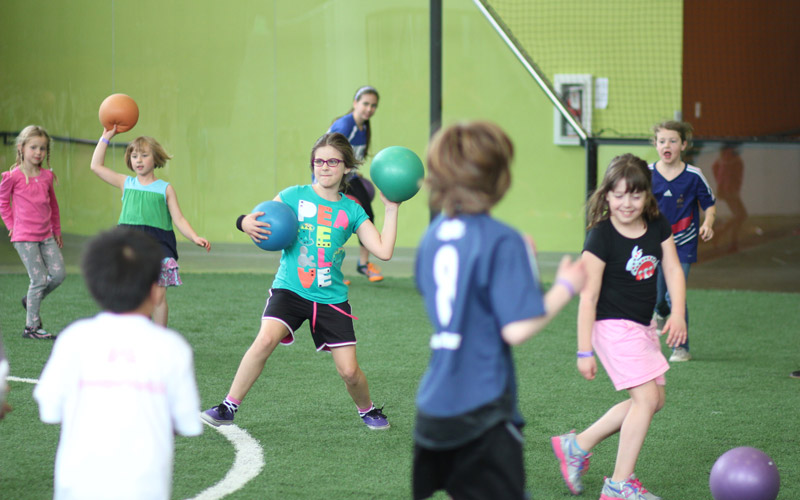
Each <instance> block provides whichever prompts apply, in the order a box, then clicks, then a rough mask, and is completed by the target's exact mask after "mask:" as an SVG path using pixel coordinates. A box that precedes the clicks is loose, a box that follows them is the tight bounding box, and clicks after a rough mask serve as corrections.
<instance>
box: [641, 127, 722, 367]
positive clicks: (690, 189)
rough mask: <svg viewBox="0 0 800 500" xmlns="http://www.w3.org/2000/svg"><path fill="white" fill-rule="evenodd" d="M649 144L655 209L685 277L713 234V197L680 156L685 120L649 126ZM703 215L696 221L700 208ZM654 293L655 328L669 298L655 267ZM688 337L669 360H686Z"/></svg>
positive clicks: (687, 136) (686, 137)
mask: <svg viewBox="0 0 800 500" xmlns="http://www.w3.org/2000/svg"><path fill="white" fill-rule="evenodd" d="M653 132H654V133H655V136H654V137H653V144H654V145H655V147H656V150H657V151H658V157H659V160H658V161H657V162H655V163H653V164H652V165H650V170H651V171H652V172H653V195H655V197H656V200H657V201H658V208H659V210H660V211H661V213H662V214H664V217H666V218H667V221H669V223H670V226H671V227H672V234H673V235H674V238H675V246H676V247H677V249H678V257H679V258H680V261H681V268H682V269H683V275H684V279H685V280H688V279H689V268H691V266H692V264H693V263H694V262H697V244H698V241H699V240H700V239H702V240H703V241H708V240H710V239H711V238H712V237H713V236H714V230H713V225H714V219H715V218H716V214H717V207H716V200H715V198H714V193H713V192H712V191H711V186H709V184H708V181H707V180H706V178H705V177H704V176H703V172H701V171H700V169H699V168H697V167H695V166H693V165H689V164H688V163H686V162H685V161H683V160H682V159H681V153H683V152H684V151H686V148H687V147H688V146H689V143H690V142H691V139H692V126H691V125H689V124H688V123H685V122H677V121H667V122H664V123H659V124H658V125H656V126H655V127H653ZM701 208H702V209H703V212H704V214H705V218H704V219H703V221H702V223H701V222H700V209H701ZM657 290H658V292H657V293H658V295H657V297H656V307H655V318H656V321H657V322H658V327H659V329H663V327H664V319H665V318H666V317H667V316H669V315H670V312H671V306H672V301H671V299H670V296H669V293H667V285H666V281H665V280H664V274H663V273H662V272H661V268H659V273H658V289H657ZM685 310H686V313H685V314H686V325H687V328H688V325H689V307H688V305H687V306H685ZM690 359H692V355H691V354H690V353H689V336H688V334H687V336H686V341H685V342H684V343H682V344H681V345H679V346H677V347H675V349H674V350H673V351H672V355H671V356H670V358H669V360H670V361H671V362H676V361H689V360H690Z"/></svg>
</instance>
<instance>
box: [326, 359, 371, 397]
mask: <svg viewBox="0 0 800 500" xmlns="http://www.w3.org/2000/svg"><path fill="white" fill-rule="evenodd" d="M331 354H333V362H334V364H336V371H338V372H339V376H340V377H342V380H344V383H345V385H346V386H347V392H348V393H350V397H351V398H353V402H354V403H355V404H356V406H357V407H358V408H359V409H361V410H365V409H367V408H369V407H370V405H371V404H372V399H371V398H370V397H369V385H368V384H367V376H366V375H364V372H363V371H361V367H359V366H358V361H357V359H356V346H354V345H349V346H344V347H336V348H334V349H331Z"/></svg>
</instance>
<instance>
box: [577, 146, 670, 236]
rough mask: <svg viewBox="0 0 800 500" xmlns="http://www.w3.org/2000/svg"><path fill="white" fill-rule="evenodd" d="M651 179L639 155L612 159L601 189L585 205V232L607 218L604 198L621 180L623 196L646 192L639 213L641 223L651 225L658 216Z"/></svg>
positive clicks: (608, 214)
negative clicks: (623, 188) (642, 206)
mask: <svg viewBox="0 0 800 500" xmlns="http://www.w3.org/2000/svg"><path fill="white" fill-rule="evenodd" d="M652 177H653V174H652V172H650V169H649V168H648V166H647V162H646V161H644V160H642V159H641V158H639V157H638V156H634V155H632V154H630V153H628V154H624V155H621V156H617V157H615V158H614V159H612V160H611V163H609V165H608V169H606V173H605V175H604V176H603V181H602V182H601V183H600V187H599V188H597V190H596V191H595V192H594V193H592V196H591V197H590V198H589V201H588V202H587V204H586V211H587V219H588V225H587V229H591V228H592V227H594V226H595V225H597V223H598V222H600V221H603V220H606V219H608V218H609V217H610V215H611V214H610V213H609V211H608V201H607V200H606V196H607V195H608V193H609V192H610V191H613V190H614V186H616V185H617V183H618V182H619V181H621V180H624V181H625V192H626V193H645V196H646V198H645V202H644V210H643V211H642V217H643V218H644V220H645V221H646V222H650V221H652V220H653V219H655V218H656V217H658V214H659V211H658V201H656V197H655V196H653V189H652Z"/></svg>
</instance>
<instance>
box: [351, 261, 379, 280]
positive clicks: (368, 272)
mask: <svg viewBox="0 0 800 500" xmlns="http://www.w3.org/2000/svg"><path fill="white" fill-rule="evenodd" d="M356 270H358V272H359V273H361V274H363V275H364V276H366V277H367V279H368V280H370V281H372V282H375V281H381V280H383V275H382V274H381V270H380V269H378V266H376V265H374V264H373V263H372V262H367V263H366V264H364V265H361V264H358V265H357V266H356Z"/></svg>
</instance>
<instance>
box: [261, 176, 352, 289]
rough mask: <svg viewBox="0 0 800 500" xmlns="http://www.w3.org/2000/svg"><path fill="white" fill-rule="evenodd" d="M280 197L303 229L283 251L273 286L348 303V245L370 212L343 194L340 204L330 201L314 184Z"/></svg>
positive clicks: (289, 189)
mask: <svg viewBox="0 0 800 500" xmlns="http://www.w3.org/2000/svg"><path fill="white" fill-rule="evenodd" d="M279 196H280V199H281V201H282V202H284V203H286V204H287V205H289V206H290V207H291V209H292V210H293V211H294V213H295V214H297V221H298V224H299V228H298V231H297V240H295V242H294V243H292V244H291V246H289V247H288V248H286V249H284V250H283V251H282V252H281V263H280V267H279V268H278V273H277V274H276V275H275V280H274V281H273V282H272V287H273V288H284V289H287V290H291V291H293V292H295V293H296V294H298V295H300V296H301V297H303V298H305V299H307V300H311V301H314V302H319V303H321V304H338V303H341V302H345V301H346V300H347V285H345V284H344V276H343V275H342V261H343V260H344V256H345V250H344V244H345V242H347V240H348V239H349V238H350V235H352V234H353V233H354V232H356V231H357V230H358V228H359V227H360V226H361V224H362V223H363V222H364V221H366V220H367V214H366V212H364V209H363V208H361V205H359V204H358V203H356V202H354V201H353V200H351V199H349V198H347V197H345V196H342V195H341V193H340V194H339V196H341V198H340V199H339V201H335V202H332V201H328V200H326V199H324V198H322V197H320V196H319V195H317V193H316V192H315V191H314V188H313V186H311V185H305V186H292V187H289V188H286V189H284V190H283V191H281V192H280V195H279Z"/></svg>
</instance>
